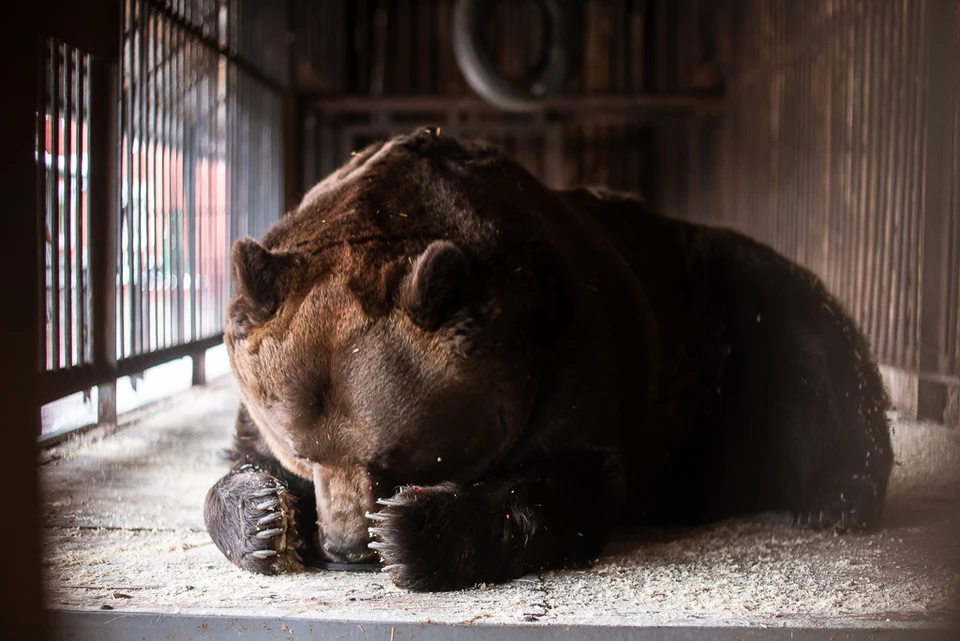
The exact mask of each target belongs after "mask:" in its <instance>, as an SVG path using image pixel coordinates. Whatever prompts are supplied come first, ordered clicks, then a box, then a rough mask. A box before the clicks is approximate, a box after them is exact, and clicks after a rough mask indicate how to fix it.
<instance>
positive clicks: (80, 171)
mask: <svg viewBox="0 0 960 641" xmlns="http://www.w3.org/2000/svg"><path fill="white" fill-rule="evenodd" d="M88 59H89V58H88V56H86V55H84V54H81V53H80V52H79V51H78V52H77V194H76V198H77V245H78V247H77V275H78V277H77V303H78V304H77V320H78V322H77V326H78V327H79V335H78V336H77V343H78V353H79V362H80V363H87V362H89V360H90V352H89V345H90V333H89V328H88V326H87V279H88V277H87V276H86V273H87V270H88V269H89V259H87V266H86V268H85V266H84V258H85V257H87V256H89V254H88V250H89V244H88V243H87V239H86V226H85V225H84V222H83V218H84V214H85V213H86V212H85V211H84V207H83V194H84V188H83V184H84V180H83V176H84V170H85V165H84V162H83V156H84V151H85V147H84V138H85V137H86V136H87V133H88V127H87V110H86V99H87V92H86V91H85V89H86V84H87V78H88V76H87V73H86V71H87V64H88V62H87V61H88Z"/></svg>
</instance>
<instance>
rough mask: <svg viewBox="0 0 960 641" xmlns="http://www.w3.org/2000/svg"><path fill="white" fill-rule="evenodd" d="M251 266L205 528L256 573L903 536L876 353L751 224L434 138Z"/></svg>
mask: <svg viewBox="0 0 960 641" xmlns="http://www.w3.org/2000/svg"><path fill="white" fill-rule="evenodd" d="M233 268H234V279H235V282H236V296H235V298H234V300H233V301H232V303H231V305H230V309H229V314H228V317H229V319H228V323H227V327H226V332H225V342H226V345H227V348H228V350H229V353H230V357H231V363H232V367H233V371H234V373H235V374H236V378H237V381H238V382H239V387H240V395H241V407H240V412H239V416H238V419H237V434H236V440H235V447H234V467H233V469H232V471H231V472H230V473H229V474H227V475H226V476H225V477H224V478H223V479H221V480H220V481H219V482H218V483H217V484H216V485H215V486H214V487H213V488H212V489H211V490H210V493H209V494H208V497H207V502H206V506H205V513H206V520H207V526H208V529H209V531H210V534H211V536H212V537H213V540H214V541H215V542H216V544H217V545H218V547H219V548H220V549H221V550H222V551H223V552H224V553H225V554H226V556H227V557H228V558H229V559H230V560H231V561H232V562H234V563H235V564H237V565H239V566H240V567H243V568H246V569H248V570H252V571H255V572H264V573H275V572H288V571H295V570H297V569H299V568H301V567H302V564H303V563H304V562H309V561H310V559H311V558H320V559H327V560H332V561H337V562H354V563H355V562H364V561H373V560H378V557H379V560H382V561H383V562H384V563H385V564H386V567H387V568H388V571H389V572H390V574H391V577H392V578H393V580H394V581H395V582H396V583H397V584H398V585H400V586H403V587H407V588H411V589H415V590H443V589H454V588H462V587H466V586H471V585H474V584H476V583H480V582H495V581H504V580H508V579H511V578H514V577H517V576H520V575H522V574H524V573H526V572H529V571H533V570H538V569H541V568H547V567H559V566H573V565H576V564H580V563H584V562H588V561H589V560H591V559H593V558H595V557H596V556H597V555H598V553H599V552H600V550H601V548H602V546H603V545H604V543H605V542H606V541H607V540H608V538H609V536H610V533H611V529H612V528H613V527H614V526H615V525H617V524H622V523H644V524H692V523H702V522H705V521H709V520H713V519H720V518H724V517H729V516H733V515H740V514H747V513H751V512H757V511H761V510H789V511H791V512H792V513H793V514H794V516H795V518H796V519H797V521H798V523H799V524H800V525H803V526H812V527H818V528H834V529H836V530H839V531H845V530H851V529H862V528H870V527H874V526H876V525H877V524H878V523H879V521H880V517H881V512H882V508H883V499H884V494H885V491H886V486H887V479H888V476H889V473H890V468H891V464H892V456H891V449H890V438H889V427H888V423H887V417H886V413H885V410H886V409H887V405H888V402H887V398H886V395H885V393H884V389H883V384H882V381H881V379H880V376H879V374H878V371H877V367H876V365H875V364H874V362H873V360H872V359H871V356H870V352H869V349H868V346H867V343H866V341H865V340H864V338H863V336H862V335H861V334H860V333H859V331H858V330H857V328H856V327H855V326H854V323H853V322H852V321H851V320H850V318H849V317H848V316H847V315H846V314H845V313H844V311H843V310H842V308H841V306H840V305H839V304H838V303H837V301H836V300H835V299H834V298H833V297H832V296H831V295H830V294H829V293H828V292H827V291H826V290H825V289H824V287H823V285H822V284H821V283H820V281H819V280H818V279H817V277H816V276H815V275H813V274H812V273H811V272H809V271H807V270H806V269H803V268H802V267H799V266H798V265H796V264H794V263H792V262H791V261H789V260H787V259H786V258H783V257H782V256H780V255H778V254H777V253H776V252H774V251H773V250H771V249H770V248H768V247H766V246H764V245H761V244H759V243H757V242H754V241H752V240H750V239H749V238H747V237H745V236H743V235H741V234H738V233H736V232H733V231H729V230H724V229H717V228H710V227H705V226H700V225H693V224H689V223H685V222H681V221H677V220H670V219H667V218H664V217H661V216H658V215H656V214H653V213H650V212H649V211H647V209H646V207H645V206H644V205H643V203H642V202H641V201H639V200H637V199H635V198H633V197H631V196H628V195H621V194H617V193H611V192H607V191H602V190H591V189H573V190H569V191H555V190H551V189H548V188H547V187H545V186H544V185H542V184H541V183H539V182H538V181H537V180H536V179H534V178H533V177H532V176H530V175H529V174H528V173H527V172H526V171H524V170H523V169H522V168H520V167H519V166H518V165H517V164H515V163H513V162H512V161H510V160H508V159H507V158H505V157H504V156H503V155H502V154H501V153H500V152H499V151H498V150H497V149H495V148H493V147H491V146H489V145H486V144H484V143H479V142H462V141H458V140H456V139H454V138H451V137H447V136H441V135H439V131H434V130H421V131H418V132H416V133H414V134H411V135H409V136H400V137H397V138H394V139H392V140H390V141H388V142H386V143H382V144H379V145H374V146H372V147H370V148H368V149H366V150H364V151H363V152H361V153H359V154H357V155H356V156H355V157H354V158H353V159H352V160H351V161H350V162H349V163H348V164H346V165H345V166H344V167H343V168H341V169H340V170H338V171H337V172H335V173H334V174H333V175H331V176H330V177H328V178H327V179H326V180H324V181H323V182H322V183H320V184H319V185H317V186H316V187H315V188H314V189H313V190H312V191H311V192H310V193H308V194H307V196H306V197H305V198H304V200H303V202H302V203H301V205H300V206H299V207H298V208H297V209H296V210H295V211H293V212H291V213H289V214H288V215H287V216H286V217H284V218H283V219H282V220H281V221H279V222H278V223H277V224H276V225H275V226H274V227H273V228H272V229H271V230H270V231H269V232H268V233H267V234H266V235H265V237H264V238H263V240H262V242H260V243H257V242H255V241H253V240H249V239H247V240H241V241H239V242H237V243H236V246H235V248H234V251H233Z"/></svg>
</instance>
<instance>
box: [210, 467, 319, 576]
mask: <svg viewBox="0 0 960 641" xmlns="http://www.w3.org/2000/svg"><path fill="white" fill-rule="evenodd" d="M294 502H295V500H294V497H293V496H292V495H291V494H290V493H289V492H288V491H287V488H286V486H285V485H284V484H283V482H282V481H280V480H278V479H276V478H274V477H273V476H271V475H270V474H267V473H266V472H262V471H259V470H257V469H256V468H253V467H246V469H244V468H241V469H240V470H238V471H237V472H233V473H230V474H228V475H227V476H225V477H223V478H222V479H220V481H218V482H217V484H216V485H214V486H213V487H212V488H210V491H209V492H208V493H207V500H206V503H205V505H204V517H205V520H206V523H207V531H208V532H209V533H210V537H211V538H212V539H213V541H214V543H216V545H217V547H218V548H219V549H220V551H221V552H223V554H224V555H225V556H226V557H227V558H228V559H230V561H231V562H232V563H233V564H234V565H237V566H238V567H241V568H243V569H245V570H249V571H250V572H257V573H260V574H281V573H285V572H295V571H297V570H301V569H303V562H302V561H301V559H300V555H299V553H298V550H299V549H300V547H301V541H300V537H299V535H298V534H297V527H296V510H295V508H294Z"/></svg>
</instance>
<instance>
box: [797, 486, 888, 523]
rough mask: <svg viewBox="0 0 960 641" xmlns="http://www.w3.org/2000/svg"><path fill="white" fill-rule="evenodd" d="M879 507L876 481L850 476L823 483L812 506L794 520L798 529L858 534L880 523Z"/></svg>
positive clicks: (802, 511)
mask: <svg viewBox="0 0 960 641" xmlns="http://www.w3.org/2000/svg"><path fill="white" fill-rule="evenodd" d="M882 505H883V501H882V499H881V498H880V496H879V492H878V491H877V485H876V482H875V481H874V480H873V479H872V478H870V477H869V476H868V475H865V474H851V475H849V476H840V477H837V478H835V479H832V480H831V481H829V482H827V483H825V484H824V486H823V488H822V489H821V490H820V491H819V492H818V494H817V497H816V499H815V500H814V501H813V502H812V503H811V505H809V506H807V508H806V509H802V510H799V511H797V512H796V513H795V514H794V519H795V521H796V523H797V525H799V526H801V527H810V528H815V529H824V530H826V529H832V530H834V531H836V532H841V533H843V532H858V531H863V530H869V529H872V528H875V527H877V526H878V525H879V524H880V516H881V511H882Z"/></svg>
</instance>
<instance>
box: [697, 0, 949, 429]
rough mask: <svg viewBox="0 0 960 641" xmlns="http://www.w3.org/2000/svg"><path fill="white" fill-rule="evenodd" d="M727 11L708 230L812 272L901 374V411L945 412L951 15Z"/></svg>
mask: <svg viewBox="0 0 960 641" xmlns="http://www.w3.org/2000/svg"><path fill="white" fill-rule="evenodd" d="M727 9H728V11H727V14H726V15H725V20H724V26H725V30H726V38H725V40H726V46H725V47H722V52H723V57H724V58H725V60H724V62H725V67H726V75H727V83H726V87H727V98H726V104H725V107H724V114H723V120H722V125H721V128H720V132H719V138H718V146H717V157H716V163H715V175H714V179H715V185H716V189H715V192H714V194H713V203H714V206H713V208H712V211H713V214H712V216H711V218H712V219H713V220H715V221H717V222H720V223H724V224H727V225H730V226H733V227H737V228H740V229H742V230H745V231H747V232H749V233H750V234H751V235H753V236H755V237H757V238H758V239H760V240H762V241H765V242H767V243H770V244H771V245H773V246H774V247H776V248H777V249H778V250H780V251H782V252H784V253H785V254H786V255H788V256H790V257H791V258H794V259H796V260H797V261H799V262H801V263H802V264H804V265H806V266H808V267H810V268H812V269H813V270H814V271H815V272H816V273H817V274H819V275H820V276H821V277H822V278H823V279H824V281H825V283H826V285H827V286H828V287H829V288H830V289H831V290H832V291H834V292H836V293H837V294H838V295H839V297H840V298H841V300H842V301H843V302H844V303H845V304H846V307H847V309H848V311H850V312H851V313H852V314H853V316H854V317H855V318H856V319H857V321H858V322H859V323H860V325H861V326H862V327H863V328H864V330H865V331H866V333H867V335H868V336H869V337H870V339H871V341H872V343H873V347H874V350H875V353H876V354H877V356H878V357H879V359H880V360H881V361H882V362H883V363H884V364H886V365H889V366H891V367H892V368H894V369H893V370H889V372H890V374H889V375H888V381H890V382H891V383H892V385H893V386H894V387H897V386H898V384H899V383H898V382H897V381H898V380H901V379H898V378H897V376H898V375H900V374H906V375H907V379H906V380H907V383H908V387H911V386H912V389H909V390H907V391H904V390H901V389H894V390H892V391H893V392H894V396H895V397H899V398H897V400H898V401H899V402H900V403H901V404H906V405H907V406H908V409H912V410H915V411H919V413H920V414H921V415H924V414H925V415H928V416H930V417H933V418H940V417H942V416H943V414H944V410H945V409H946V410H947V412H948V413H949V412H951V411H953V412H955V411H956V409H955V407H954V408H953V409H950V407H949V406H950V404H951V402H952V403H956V398H955V396H956V393H957V389H958V388H960V343H958V340H957V337H958V334H960V320H958V308H960V2H957V1H956V0H807V1H805V2H795V1H793V0H771V1H769V2H754V1H753V0H733V1H732V2H730V3H729V4H728V5H727ZM951 395H953V398H952V399H951ZM914 404H915V406H914ZM938 414H939V416H938Z"/></svg>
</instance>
